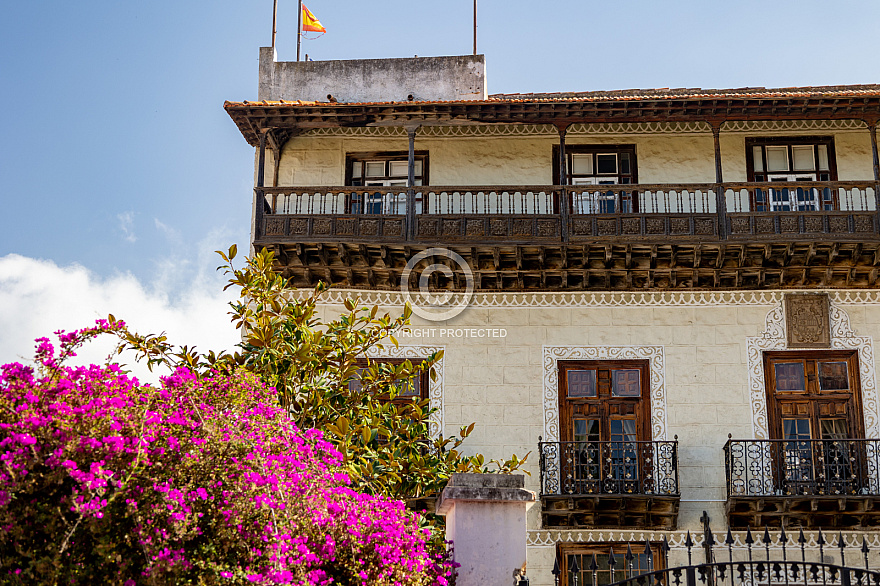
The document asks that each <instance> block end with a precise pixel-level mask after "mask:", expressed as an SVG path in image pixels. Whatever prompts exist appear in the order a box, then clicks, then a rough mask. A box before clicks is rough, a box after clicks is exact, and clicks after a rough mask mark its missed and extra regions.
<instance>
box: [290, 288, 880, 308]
mask: <svg viewBox="0 0 880 586" xmlns="http://www.w3.org/2000/svg"><path fill="white" fill-rule="evenodd" d="M815 292H816V291H815V290H812V291H810V290H803V291H799V290H786V291H694V292H663V291H656V292H650V293H615V292H606V293H479V292H478V293H474V296H473V300H472V302H471V304H470V305H471V307H528V308H547V307H705V306H708V307H737V306H743V305H752V306H755V305H768V306H772V305H778V304H779V303H781V302H782V300H783V298H784V296H785V294H786V293H815ZM311 293H312V290H311V289H297V290H296V292H295V295H296V296H298V297H299V298H305V297H308V296H309V295H311ZM827 293H828V296H829V298H830V300H831V302H832V303H836V304H838V305H880V290H862V289H859V290H831V291H827ZM356 298H359V299H360V302H361V303H366V304H368V305H379V306H383V307H403V303H404V298H403V295H401V294H400V293H399V292H398V291H366V290H359V289H331V290H329V291H327V292H326V293H324V295H323V297H322V304H325V305H342V304H343V303H344V302H345V300H346V299H356Z"/></svg>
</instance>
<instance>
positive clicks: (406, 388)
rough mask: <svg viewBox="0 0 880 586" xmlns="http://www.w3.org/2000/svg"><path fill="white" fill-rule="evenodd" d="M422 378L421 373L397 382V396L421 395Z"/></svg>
mask: <svg viewBox="0 0 880 586" xmlns="http://www.w3.org/2000/svg"><path fill="white" fill-rule="evenodd" d="M420 378H421V375H420V374H417V375H415V376H414V377H412V378H410V379H408V380H405V381H400V382H398V383H397V385H396V386H397V396H398V397H418V396H419V395H421V385H420V384H419V379H420Z"/></svg>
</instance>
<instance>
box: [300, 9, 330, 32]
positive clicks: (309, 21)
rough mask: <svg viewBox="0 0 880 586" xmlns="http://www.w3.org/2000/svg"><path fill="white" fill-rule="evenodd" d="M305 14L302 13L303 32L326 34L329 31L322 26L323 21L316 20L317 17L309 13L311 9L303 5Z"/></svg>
mask: <svg viewBox="0 0 880 586" xmlns="http://www.w3.org/2000/svg"><path fill="white" fill-rule="evenodd" d="M302 7H303V13H302V30H303V31H311V32H315V33H326V32H327V29H325V28H324V27H323V26H322V25H321V21H320V20H318V19H317V18H315V15H314V14H312V13H311V12H309V9H308V8H306V5H305V4H303V5H302Z"/></svg>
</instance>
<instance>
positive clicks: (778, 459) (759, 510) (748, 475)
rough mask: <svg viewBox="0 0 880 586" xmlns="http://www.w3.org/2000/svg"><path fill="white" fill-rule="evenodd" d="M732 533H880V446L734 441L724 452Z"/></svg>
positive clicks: (879, 442) (838, 442)
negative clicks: (785, 530)
mask: <svg viewBox="0 0 880 586" xmlns="http://www.w3.org/2000/svg"><path fill="white" fill-rule="evenodd" d="M724 453H725V466H726V469H727V518H728V524H729V526H730V527H731V528H734V529H739V528H746V527H750V526H751V527H765V526H769V527H780V526H783V527H797V526H801V527H804V528H816V527H822V528H848V529H869V528H870V529H876V528H877V527H880V477H878V474H880V440H876V439H873V440H866V439H827V440H734V439H731V440H730V441H728V442H727V444H726V445H725V446H724Z"/></svg>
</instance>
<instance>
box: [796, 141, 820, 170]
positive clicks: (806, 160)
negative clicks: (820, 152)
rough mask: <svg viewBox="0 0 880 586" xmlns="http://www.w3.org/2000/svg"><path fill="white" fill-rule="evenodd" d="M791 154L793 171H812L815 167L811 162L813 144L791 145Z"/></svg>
mask: <svg viewBox="0 0 880 586" xmlns="http://www.w3.org/2000/svg"><path fill="white" fill-rule="evenodd" d="M791 156H792V159H794V160H793V161H792V163H794V170H795V171H812V170H813V169H815V168H816V167H815V166H814V162H813V145H797V146H793V147H791Z"/></svg>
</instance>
